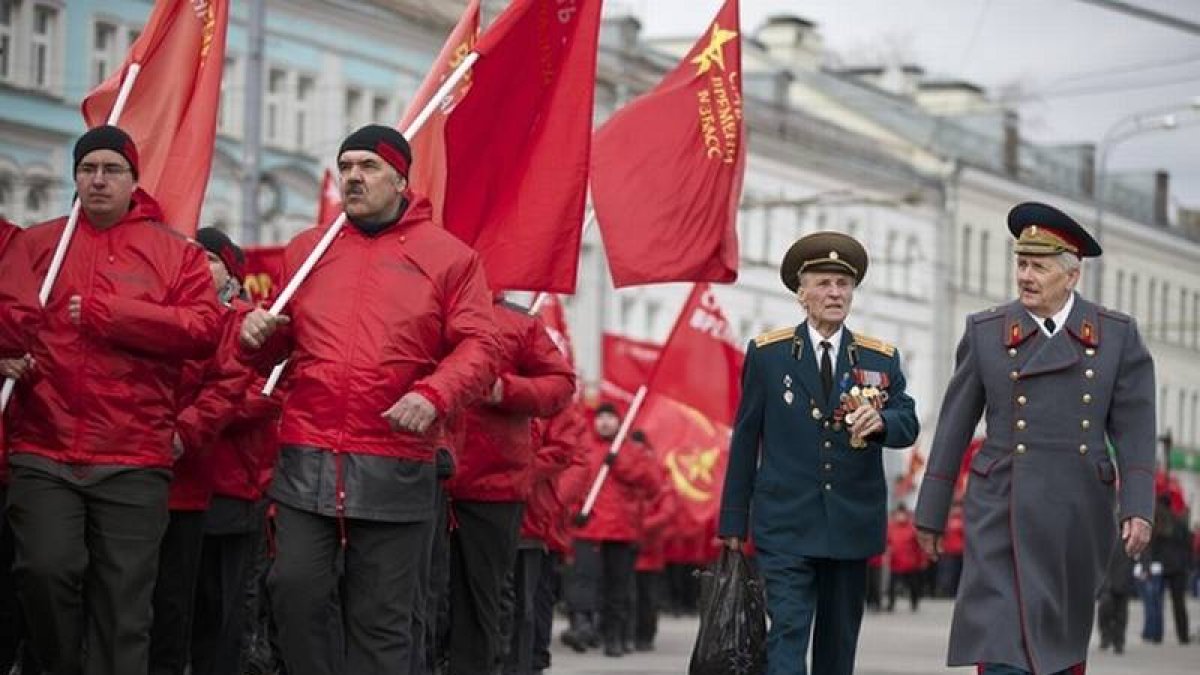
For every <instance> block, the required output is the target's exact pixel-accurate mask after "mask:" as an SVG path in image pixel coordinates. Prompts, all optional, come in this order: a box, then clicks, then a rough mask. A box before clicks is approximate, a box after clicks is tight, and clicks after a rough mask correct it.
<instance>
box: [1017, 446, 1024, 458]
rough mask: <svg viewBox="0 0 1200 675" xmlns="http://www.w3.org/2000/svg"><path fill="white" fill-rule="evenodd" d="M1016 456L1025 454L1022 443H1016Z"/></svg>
mask: <svg viewBox="0 0 1200 675" xmlns="http://www.w3.org/2000/svg"><path fill="white" fill-rule="evenodd" d="M1017 454H1018V455H1023V454H1025V444H1024V443H1017Z"/></svg>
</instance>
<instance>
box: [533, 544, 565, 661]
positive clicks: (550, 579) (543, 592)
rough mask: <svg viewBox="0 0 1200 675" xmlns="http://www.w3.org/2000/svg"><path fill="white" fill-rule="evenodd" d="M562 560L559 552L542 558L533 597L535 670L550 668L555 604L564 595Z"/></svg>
mask: <svg viewBox="0 0 1200 675" xmlns="http://www.w3.org/2000/svg"><path fill="white" fill-rule="evenodd" d="M561 564H562V560H561V558H560V557H559V555H558V554H557V553H548V554H546V557H545V558H543V559H542V569H541V574H540V575H538V585H537V590H536V592H535V593H534V598H533V612H534V628H533V672H535V673H536V672H538V671H542V670H549V669H550V638H551V631H552V630H553V627H554V605H555V604H557V603H558V600H559V597H560V596H561V595H562V593H561V590H562V576H561V575H560V574H559V569H560V567H561Z"/></svg>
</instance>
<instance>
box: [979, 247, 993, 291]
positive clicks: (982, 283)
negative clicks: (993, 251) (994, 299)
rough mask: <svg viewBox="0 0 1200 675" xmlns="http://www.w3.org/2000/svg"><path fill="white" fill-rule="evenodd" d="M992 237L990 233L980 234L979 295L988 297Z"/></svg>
mask: <svg viewBox="0 0 1200 675" xmlns="http://www.w3.org/2000/svg"><path fill="white" fill-rule="evenodd" d="M991 243H992V235H991V233H990V232H980V233H979V294H980V295H982V296H984V297H987V294H988V290H990V288H989V287H990V286H991V284H989V283H988V256H989V255H990V252H989V251H988V249H989V248H990V247H991Z"/></svg>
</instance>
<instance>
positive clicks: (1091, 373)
mask: <svg viewBox="0 0 1200 675" xmlns="http://www.w3.org/2000/svg"><path fill="white" fill-rule="evenodd" d="M1083 376H1084V377H1086V378H1087V379H1089V380H1090V379H1092V378H1093V377H1095V376H1096V371H1094V370H1092V369H1091V368H1088V369H1087V370H1085V371H1083Z"/></svg>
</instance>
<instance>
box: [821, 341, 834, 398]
mask: <svg viewBox="0 0 1200 675" xmlns="http://www.w3.org/2000/svg"><path fill="white" fill-rule="evenodd" d="M832 349H833V345H831V344H829V342H828V341H827V340H821V386H822V387H823V388H824V389H825V398H826V399H828V398H829V392H830V391H832V390H833V359H831V358H829V352H830V351H832Z"/></svg>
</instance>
